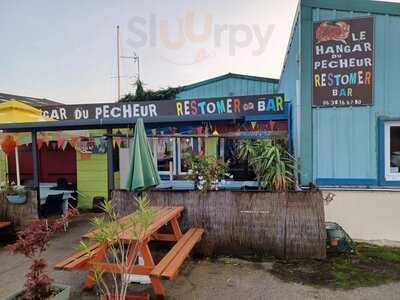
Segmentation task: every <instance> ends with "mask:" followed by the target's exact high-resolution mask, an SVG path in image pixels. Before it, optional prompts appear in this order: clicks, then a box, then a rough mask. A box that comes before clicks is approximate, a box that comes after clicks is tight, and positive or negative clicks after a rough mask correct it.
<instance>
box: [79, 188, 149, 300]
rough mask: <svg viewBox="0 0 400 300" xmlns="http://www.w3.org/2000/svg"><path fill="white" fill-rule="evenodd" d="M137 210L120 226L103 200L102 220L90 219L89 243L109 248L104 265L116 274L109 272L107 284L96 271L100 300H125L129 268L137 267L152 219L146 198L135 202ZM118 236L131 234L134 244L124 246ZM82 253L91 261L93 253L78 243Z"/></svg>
mask: <svg viewBox="0 0 400 300" xmlns="http://www.w3.org/2000/svg"><path fill="white" fill-rule="evenodd" d="M136 202H137V210H136V212H135V213H134V214H132V217H131V218H130V219H129V220H128V221H127V222H120V221H119V216H118V214H117V213H116V212H115V211H114V209H113V206H112V202H111V201H110V200H106V201H105V202H104V204H102V209H103V211H104V216H102V217H96V218H93V219H92V224H93V227H94V231H93V237H92V240H94V241H97V242H99V243H101V244H107V245H109V247H108V250H109V255H106V261H107V263H112V264H116V265H117V268H116V269H117V270H118V272H110V274H111V280H109V281H107V280H106V278H105V277H104V274H105V273H104V272H103V271H102V270H101V269H100V268H98V269H97V270H95V272H94V277H95V280H96V282H97V285H98V287H99V290H100V293H101V294H102V299H105V300H125V297H126V293H127V289H128V285H129V277H128V275H129V274H130V273H131V272H130V270H131V268H132V267H133V266H134V265H135V264H136V261H137V258H138V253H139V249H140V247H141V244H142V242H143V238H144V234H145V233H146V231H147V229H148V228H149V226H150V224H151V222H152V221H153V219H154V215H155V214H154V210H153V209H151V208H150V201H149V199H148V198H147V196H146V195H143V196H139V197H137V198H136ZM121 232H130V234H131V235H132V236H133V237H134V239H135V240H136V242H132V240H130V241H129V242H126V241H125V240H123V239H121V238H120V233H121ZM81 249H83V250H84V251H86V252H87V254H88V255H89V256H91V257H93V253H92V251H91V249H90V247H89V245H87V244H86V243H85V242H81Z"/></svg>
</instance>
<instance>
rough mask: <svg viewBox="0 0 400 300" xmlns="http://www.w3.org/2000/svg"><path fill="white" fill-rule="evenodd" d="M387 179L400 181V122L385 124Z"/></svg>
mask: <svg viewBox="0 0 400 300" xmlns="http://www.w3.org/2000/svg"><path fill="white" fill-rule="evenodd" d="M385 179H386V180H389V181H390V180H400V121H397V122H386V123H385Z"/></svg>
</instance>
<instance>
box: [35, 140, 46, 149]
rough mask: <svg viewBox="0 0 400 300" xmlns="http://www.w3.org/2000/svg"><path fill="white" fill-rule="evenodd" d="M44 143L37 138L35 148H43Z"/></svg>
mask: <svg viewBox="0 0 400 300" xmlns="http://www.w3.org/2000/svg"><path fill="white" fill-rule="evenodd" d="M44 142H45V141H44V139H43V138H42V137H39V138H38V139H37V140H36V143H37V147H38V149H39V150H40V149H41V148H42V147H43V144H44Z"/></svg>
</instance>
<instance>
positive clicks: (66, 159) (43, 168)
mask: <svg viewBox="0 0 400 300" xmlns="http://www.w3.org/2000/svg"><path fill="white" fill-rule="evenodd" d="M55 148H56V147H53V145H52V144H51V143H50V144H49V146H46V145H43V146H42V148H41V149H40V152H39V157H40V181H41V182H55V181H57V178H61V177H64V178H66V179H67V180H68V181H69V182H70V183H73V184H76V151H75V149H74V148H72V147H71V146H70V145H69V144H68V146H67V147H66V148H65V150H59V149H55ZM18 150H19V151H18V153H19V167H20V174H21V181H22V182H23V181H24V180H32V178H33V176H32V169H33V164H32V149H31V145H29V146H20V147H18ZM15 170H16V167H15V155H14V152H12V153H11V154H10V155H9V157H8V176H9V179H10V181H14V182H16V181H17V177H16V173H15Z"/></svg>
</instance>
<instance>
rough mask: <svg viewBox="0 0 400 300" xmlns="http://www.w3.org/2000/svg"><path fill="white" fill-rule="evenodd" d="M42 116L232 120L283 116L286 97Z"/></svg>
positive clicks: (88, 108) (61, 110) (61, 109)
mask: <svg viewBox="0 0 400 300" xmlns="http://www.w3.org/2000/svg"><path fill="white" fill-rule="evenodd" d="M42 111H43V115H44V116H46V117H51V118H53V119H56V120H92V119H94V120H112V119H129V120H131V119H136V118H144V119H149V118H151V119H157V118H160V120H161V117H171V118H169V119H174V120H177V121H179V119H180V118H183V117H186V119H190V120H193V121H196V120H207V119H215V118H216V116H217V119H218V116H220V117H221V119H229V118H231V117H232V118H234V117H241V116H245V115H254V114H279V113H280V114H283V113H285V103H284V96H283V94H273V95H257V96H243V97H221V98H209V99H195V100H161V101H143V102H119V103H98V104H84V105H61V106H48V107H43V108H42Z"/></svg>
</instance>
